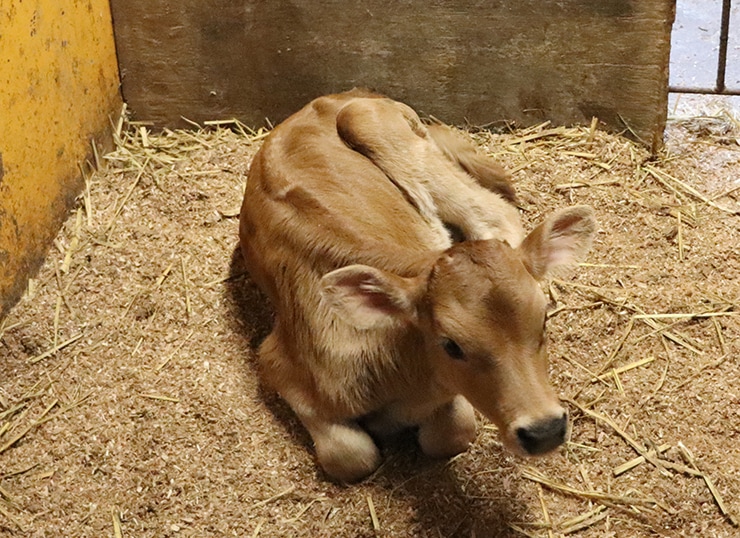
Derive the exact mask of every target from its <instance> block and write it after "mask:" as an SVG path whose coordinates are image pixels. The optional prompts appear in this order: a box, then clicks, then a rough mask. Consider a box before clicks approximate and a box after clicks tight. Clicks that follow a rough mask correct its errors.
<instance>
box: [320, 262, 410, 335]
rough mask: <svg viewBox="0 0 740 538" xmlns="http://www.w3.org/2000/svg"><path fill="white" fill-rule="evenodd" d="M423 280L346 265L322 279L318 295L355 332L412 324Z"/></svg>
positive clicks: (370, 268) (360, 266) (372, 268)
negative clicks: (357, 330)
mask: <svg viewBox="0 0 740 538" xmlns="http://www.w3.org/2000/svg"><path fill="white" fill-rule="evenodd" d="M422 282H423V281H422V279H421V278H420V277H417V278H404V277H400V276H398V275H394V274H393V273H389V272H387V271H382V270H380V269H376V268H374V267H369V266H367V265H349V266H347V267H343V268H341V269H337V270H335V271H332V272H331V273H327V274H326V275H324V277H323V278H322V279H321V296H322V298H323V300H324V301H325V303H326V304H327V305H328V306H329V307H330V308H331V309H332V310H333V311H334V312H336V314H337V315H338V316H339V317H340V318H341V319H343V320H345V321H347V322H348V323H350V324H351V325H354V326H355V327H357V328H358V329H372V328H379V327H388V326H391V325H395V324H398V323H399V322H404V321H412V320H413V319H415V316H416V299H417V297H418V295H419V293H421V287H422Z"/></svg>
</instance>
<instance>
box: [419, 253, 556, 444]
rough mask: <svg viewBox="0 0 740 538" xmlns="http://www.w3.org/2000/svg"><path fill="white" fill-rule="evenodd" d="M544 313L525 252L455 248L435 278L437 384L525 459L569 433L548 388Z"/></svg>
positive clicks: (431, 309) (430, 351)
mask: <svg viewBox="0 0 740 538" xmlns="http://www.w3.org/2000/svg"><path fill="white" fill-rule="evenodd" d="M546 307H547V300H546V299H545V295H544V293H543V292H542V289H541V288H540V285H539V282H538V281H537V280H536V279H535V278H534V277H533V276H532V274H531V273H530V272H529V270H528V269H527V268H526V266H525V265H524V263H523V260H522V255H521V252H519V251H518V250H515V249H512V248H511V247H509V246H508V245H506V244H504V243H501V242H498V241H481V242H472V243H460V244H458V245H455V246H454V247H453V248H452V249H450V250H449V251H448V252H447V253H446V255H444V256H442V257H441V258H440V259H439V260H438V262H437V264H436V266H435V268H434V270H433V271H432V274H431V278H430V282H429V305H428V308H427V313H426V316H425V317H426V318H427V320H428V323H429V325H430V328H431V330H430V333H432V334H433V335H434V337H433V338H430V339H428V341H427V356H428V357H429V360H430V361H431V362H432V363H433V368H434V370H435V372H436V377H437V380H438V382H439V383H440V384H442V385H444V386H445V387H446V388H448V389H449V390H450V391H451V392H454V393H459V394H462V395H463V396H465V398H466V399H467V400H468V401H470V403H472V404H473V406H474V407H475V408H476V409H478V410H479V411H480V412H481V413H483V414H484V415H485V416H486V417H487V418H488V419H489V420H491V421H492V422H494V423H495V424H496V425H497V426H498V427H499V429H500V431H501V434H502V438H503V441H504V443H505V444H506V446H507V447H508V448H510V449H511V450H512V451H514V452H516V453H518V454H521V455H536V454H543V453H546V452H549V451H550V450H552V449H554V448H556V447H557V446H559V445H561V444H562V443H563V441H564V440H565V436H566V432H567V415H566V412H565V410H564V409H563V408H562V407H561V406H560V403H559V401H558V398H557V396H556V395H555V392H554V391H553V389H552V387H551V386H550V384H549V382H548V376H547V354H546V350H545V341H546V338H545V319H546V317H545V315H546Z"/></svg>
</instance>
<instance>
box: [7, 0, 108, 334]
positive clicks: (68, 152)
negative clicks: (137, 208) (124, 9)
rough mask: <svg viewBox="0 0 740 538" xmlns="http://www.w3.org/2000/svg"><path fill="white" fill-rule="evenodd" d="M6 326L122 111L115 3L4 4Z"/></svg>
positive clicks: (41, 0)
mask: <svg viewBox="0 0 740 538" xmlns="http://www.w3.org/2000/svg"><path fill="white" fill-rule="evenodd" d="M0 57H1V58H2V62H0V88H1V89H0V320H2V318H3V317H4V316H5V314H7V312H8V310H9V309H10V307H12V306H13V304H14V303H15V302H16V301H17V300H18V298H19V297H20V296H21V293H22V292H23V290H24V289H25V287H26V283H27V281H28V278H29V277H30V276H32V275H33V273H34V272H35V271H36V270H37V269H38V267H39V266H40V265H41V262H42V261H43V258H44V256H45V255H46V252H47V250H48V248H49V245H50V244H51V242H52V239H53V238H54V237H55V236H56V234H57V231H58V230H59V226H60V225H61V223H62V221H63V220H64V218H65V217H66V216H67V211H68V210H69V208H70V207H71V205H72V204H73V203H74V201H75V197H76V196H77V195H78V194H79V192H80V187H81V186H82V180H81V178H80V166H79V165H80V164H81V163H82V162H84V161H85V159H87V158H88V157H89V156H90V154H91V144H90V141H91V139H93V138H97V139H98V143H100V141H101V139H106V140H107V139H109V138H110V137H109V136H104V133H106V132H108V134H109V131H110V119H111V116H115V115H116V114H118V112H119V111H120V109H121V108H120V107H121V98H120V94H119V91H118V87H119V78H118V66H117V64H116V53H115V45H114V41H113V29H112V27H111V17H110V8H109V5H108V2H107V0H27V1H24V2H20V1H15V0H0Z"/></svg>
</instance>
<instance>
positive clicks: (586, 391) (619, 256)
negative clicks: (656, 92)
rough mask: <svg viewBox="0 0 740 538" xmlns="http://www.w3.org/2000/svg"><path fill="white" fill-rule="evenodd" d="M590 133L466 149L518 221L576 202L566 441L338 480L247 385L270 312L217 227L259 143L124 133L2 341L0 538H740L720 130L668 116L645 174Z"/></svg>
mask: <svg viewBox="0 0 740 538" xmlns="http://www.w3.org/2000/svg"><path fill="white" fill-rule="evenodd" d="M593 127H595V126H592V128H573V129H565V128H552V127H550V126H548V125H546V124H543V125H540V126H537V127H535V128H530V129H527V130H518V131H509V132H505V133H500V134H490V133H483V132H479V133H473V134H471V136H472V137H473V138H474V140H475V141H476V142H477V143H478V144H479V145H480V146H481V148H482V151H486V152H488V153H490V154H492V155H494V156H495V158H497V159H498V160H499V161H500V162H501V163H503V164H504V165H505V166H507V167H508V168H509V169H510V170H511V171H512V172H513V177H514V179H515V181H516V186H517V190H518V192H519V193H520V195H521V198H522V214H523V217H524V220H525V222H526V223H527V226H528V227H529V226H532V225H533V224H534V223H535V222H537V221H539V220H540V219H541V218H542V217H543V216H544V215H545V214H547V213H548V212H549V211H551V210H553V209H554V208H557V207H563V206H566V205H569V204H590V205H592V206H593V207H594V208H595V209H596V214H597V217H598V219H599V223H600V232H599V233H598V237H597V239H596V241H595V244H594V248H593V251H592V252H591V253H590V255H589V256H588V259H587V261H586V262H585V263H583V264H581V265H580V266H578V267H575V268H574V269H573V270H572V271H571V272H570V273H568V274H567V275H566V276H563V277H561V279H560V280H553V281H552V282H549V283H548V284H547V286H546V287H547V289H548V292H549V293H550V294H551V295H552V298H553V301H554V306H553V311H552V313H551V318H550V329H549V339H550V342H549V346H550V347H549V350H550V357H551V369H552V380H553V382H554V384H555V385H556V386H557V388H558V390H559V391H560V394H561V395H562V397H563V398H564V399H565V401H566V402H567V405H568V406H569V408H570V411H571V416H572V417H573V433H572V438H571V439H570V442H569V443H568V445H567V446H566V447H565V448H564V449H563V450H561V451H560V452H559V453H557V454H555V455H552V456H550V457H546V458H542V459H536V460H523V459H519V458H517V457H514V456H512V455H511V454H509V453H507V452H506V451H504V450H503V448H502V446H501V445H500V443H499V441H498V438H497V433H496V431H495V429H494V428H493V427H492V426H490V425H486V424H484V425H482V426H481V427H480V429H479V435H478V438H477V440H476V442H475V444H474V445H473V446H472V447H471V448H470V450H469V451H468V452H466V453H464V454H462V455H460V456H458V457H456V458H454V459H453V460H451V461H432V460H429V459H427V458H425V457H424V456H423V455H420V454H419V452H418V450H417V449H416V447H415V445H414V441H413V439H412V438H410V437H409V438H406V437H402V438H400V439H399V440H398V441H397V442H395V443H394V444H393V445H392V446H389V447H386V448H385V449H384V450H385V456H386V459H385V463H384V465H383V466H382V467H381V469H380V470H379V471H378V472H377V473H376V474H375V475H374V476H373V477H371V478H370V479H369V480H367V481H365V482H363V483H361V484H359V485H353V486H348V487H345V486H339V485H336V484H332V483H331V482H328V481H327V480H326V479H325V477H324V476H323V475H322V474H321V472H320V471H318V470H317V467H316V465H315V463H314V459H313V454H312V450H311V446H310V439H309V438H308V436H307V434H306V433H305V432H304V431H303V430H302V428H301V427H300V425H299V424H298V423H297V422H296V420H295V418H294V417H293V415H292V414H291V412H290V410H289V409H288V408H287V407H286V406H285V405H284V404H283V403H281V401H280V400H278V399H277V398H276V397H275V396H274V395H272V394H270V393H266V392H264V391H263V390H261V388H260V386H259V382H258V379H257V377H256V374H255V370H254V363H253V355H254V349H255V345H256V344H257V343H258V342H259V341H260V339H261V338H263V337H264V336H265V335H266V333H267V331H268V330H269V327H270V312H269V308H268V306H267V305H266V302H265V300H264V298H263V297H262V296H261V294H260V293H259V292H258V291H257V289H256V288H255V286H254V285H253V284H252V282H251V281H250V279H249V276H248V275H246V274H245V271H244V268H243V266H242V264H241V260H240V257H239V255H238V251H237V250H236V248H237V228H238V215H237V213H238V207H239V205H240V202H241V196H242V190H243V186H244V182H245V180H246V175H247V171H248V167H249V162H250V159H251V157H252V156H253V155H254V153H255V151H256V150H257V149H258V147H259V145H260V143H261V140H262V138H264V133H262V132H258V133H253V132H246V130H245V129H244V128H243V126H241V125H239V124H237V123H232V124H231V125H222V124H215V125H210V126H208V127H207V128H205V129H203V130H201V131H190V132H174V133H173V132H165V133H163V134H161V135H156V136H155V135H153V134H152V133H150V132H148V131H147V130H146V128H145V127H144V126H142V125H137V124H128V123H125V122H124V123H121V124H120V125H119V129H118V132H117V149H116V151H115V152H114V153H112V154H110V155H107V156H106V157H105V159H106V161H107V162H108V166H107V168H106V169H105V170H104V171H100V172H95V173H91V174H90V175H89V176H88V177H87V178H86V188H85V191H84V194H83V195H82V196H81V197H80V200H79V204H78V207H77V209H76V210H75V211H73V212H72V213H71V215H70V217H69V219H68V220H67V222H66V223H65V225H64V227H63V229H62V230H61V232H60V233H59V236H58V237H57V239H56V242H55V244H54V247H53V248H52V250H51V252H50V253H49V255H48V259H47V261H46V263H45V265H44V266H43V268H42V270H41V271H40V273H39V274H38V276H37V278H36V279H34V280H33V281H32V283H31V285H30V287H29V291H28V293H27V294H26V297H25V298H24V299H23V300H22V302H21V303H20V304H19V305H18V306H17V307H16V308H15V309H14V310H13V311H12V312H11V313H10V315H9V316H8V317H7V318H6V319H5V320H4V321H3V322H2V325H1V326H0V338H1V341H0V357H1V358H2V359H1V360H0V535H2V536H29V537H41V536H76V537H100V536H115V537H118V536H124V537H133V536H136V537H145V536H151V537H163V536H173V537H177V536H183V537H185V536H240V537H252V536H296V537H303V536H316V537H318V536H327V537H329V536H332V537H335V536H337V537H340V536H341V537H343V536H347V537H358V536H359V537H361V536H367V537H370V536H394V537H395V536H429V537H452V536H464V537H489V536H490V537H495V536H537V537H543V538H544V537H553V536H563V535H573V536H582V537H604V536H631V537H640V536H654V535H658V536H713V537H723V536H728V537H729V536H738V535H739V533H740V530H738V528H737V527H736V524H737V518H738V514H740V502H739V501H738V500H737V499H738V494H740V386H739V385H738V380H740V364H739V362H738V357H740V353H739V351H740V319H739V316H740V314H739V313H738V311H739V309H738V305H739V304H740V246H739V243H740V241H739V239H740V220H739V219H740V217H739V216H738V213H737V210H738V209H740V191H739V190H738V186H740V184H739V183H738V178H740V173H739V172H740V164H738V157H740V153H739V152H738V151H739V150H740V148H738V144H737V140H736V138H735V136H736V134H737V127H736V126H735V125H734V123H733V122H732V119H731V118H727V117H725V118H719V119H717V118H713V119H704V120H701V119H697V120H691V121H688V122H683V123H675V124H672V125H671V126H670V127H669V130H668V133H667V139H668V144H667V148H666V151H665V152H664V153H662V154H661V155H659V156H658V157H651V156H649V155H648V154H647V153H646V152H645V151H644V150H643V149H641V148H640V146H638V145H635V144H633V143H632V142H630V141H628V140H626V139H625V138H622V137H620V136H616V135H609V134H605V133H603V132H601V131H599V130H597V129H594V128H593Z"/></svg>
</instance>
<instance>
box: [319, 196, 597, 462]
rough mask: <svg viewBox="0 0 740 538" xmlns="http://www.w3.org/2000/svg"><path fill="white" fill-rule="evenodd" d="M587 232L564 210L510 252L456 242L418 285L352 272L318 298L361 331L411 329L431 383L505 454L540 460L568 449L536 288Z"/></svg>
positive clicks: (327, 280)
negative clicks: (481, 425) (460, 399)
mask: <svg viewBox="0 0 740 538" xmlns="http://www.w3.org/2000/svg"><path fill="white" fill-rule="evenodd" d="M594 230H595V222H594V219H593V214H592V210H591V209H590V208H588V207H585V206H577V207H573V208H568V209H565V210H561V211H559V212H556V213H555V214H553V215H552V216H550V217H549V218H548V219H546V220H545V221H544V222H543V223H542V224H540V225H539V226H538V227H536V228H535V229H534V230H533V231H532V232H531V233H530V234H529V235H528V236H527V237H526V238H525V240H524V241H523V242H522V244H521V245H520V246H518V247H517V248H512V247H511V246H509V245H508V244H506V243H503V242H500V241H497V240H489V241H467V242H462V243H459V244H457V245H454V246H453V247H451V248H450V249H448V250H447V251H445V252H444V253H442V254H441V256H440V257H439V258H438V259H437V261H436V263H435V264H434V267H433V268H432V269H431V271H429V273H428V274H424V275H420V276H419V277H416V278H402V277H399V276H397V275H393V274H391V273H388V272H385V271H381V270H378V269H376V268H372V267H367V266H358V265H354V266H349V267H345V268H342V269H338V270H336V271H333V272H331V273H329V274H327V275H326V276H325V277H324V279H323V295H324V299H325V300H326V301H327V302H328V304H329V305H330V306H331V307H332V308H334V309H335V310H337V311H338V312H339V314H340V315H341V317H342V318H343V319H345V320H347V321H349V322H350V323H353V324H355V325H356V326H358V327H361V328H368V329H369V328H373V327H381V326H383V325H390V324H397V323H399V322H401V323H413V324H416V325H418V327H419V328H420V329H421V330H422V332H423V333H424V335H425V342H426V350H425V351H426V353H425V355H424V359H423V360H425V361H427V365H426V366H427V367H428V368H429V370H430V371H431V375H432V376H433V378H434V379H435V381H436V382H437V383H439V384H440V385H442V386H444V387H445V388H447V390H448V391H449V392H450V393H453V394H462V395H463V396H465V398H466V399H468V401H470V403H471V404H473V406H474V407H475V408H477V409H478V410H479V411H480V412H481V413H483V414H484V415H485V416H486V417H487V418H488V419H489V420H491V421H492V422H494V423H495V424H496V425H497V426H498V427H499V429H500V430H501V433H502V437H503V441H504V443H505V445H506V446H507V447H509V448H510V449H511V450H512V451H514V452H515V453H518V454H521V455H528V456H529V455H538V454H544V453H547V452H549V451H551V450H553V449H555V448H556V447H558V446H560V445H561V444H562V443H563V442H564V441H565V437H566V434H567V414H566V412H565V410H564V409H563V408H562V407H561V406H560V404H559V401H558V398H557V396H556V395H555V392H554V391H553V389H552V387H551V386H550V384H549V382H548V379H547V355H546V351H545V340H546V338H545V320H546V305H547V300H546V299H545V295H544V293H543V292H542V289H541V288H540V284H539V282H540V281H541V280H542V279H543V278H545V277H546V276H547V274H548V273H550V272H551V271H552V270H553V269H555V268H557V267H559V266H563V265H568V264H571V263H573V262H574V261H575V260H576V259H577V258H578V257H579V256H581V255H583V254H584V253H585V252H586V251H587V250H588V248H589V246H590V243H591V239H592V236H593V234H594Z"/></svg>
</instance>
